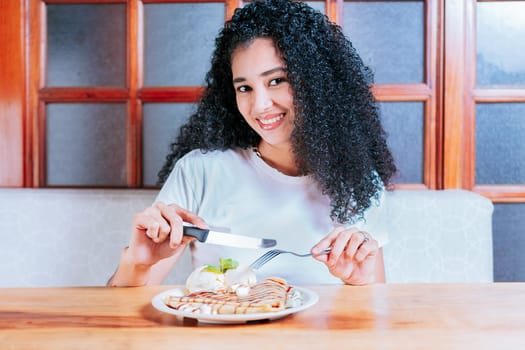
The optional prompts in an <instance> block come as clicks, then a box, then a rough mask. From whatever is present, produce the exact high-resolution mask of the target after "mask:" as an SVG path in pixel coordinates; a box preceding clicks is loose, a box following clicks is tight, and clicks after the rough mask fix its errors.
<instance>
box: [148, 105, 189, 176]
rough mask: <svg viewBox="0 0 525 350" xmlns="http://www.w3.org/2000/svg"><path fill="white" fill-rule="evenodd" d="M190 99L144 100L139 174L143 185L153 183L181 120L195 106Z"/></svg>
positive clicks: (183, 120)
mask: <svg viewBox="0 0 525 350" xmlns="http://www.w3.org/2000/svg"><path fill="white" fill-rule="evenodd" d="M196 108H197V107H196V105H193V104H190V103H147V104H144V108H143V112H144V117H143V123H144V124H143V138H144V140H143V148H142V154H143V156H142V159H143V168H142V178H143V183H144V186H155V185H156V183H157V174H158V172H159V170H160V168H162V166H163V165H164V160H165V159H166V156H167V155H168V153H169V152H170V144H171V143H172V142H173V141H175V138H176V136H177V135H178V133H179V128H180V127H181V125H182V124H184V123H186V122H187V121H188V118H189V116H190V114H191V113H192V112H193V111H194V110H195V109H196Z"/></svg>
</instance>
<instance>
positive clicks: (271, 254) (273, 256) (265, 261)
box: [250, 249, 281, 270]
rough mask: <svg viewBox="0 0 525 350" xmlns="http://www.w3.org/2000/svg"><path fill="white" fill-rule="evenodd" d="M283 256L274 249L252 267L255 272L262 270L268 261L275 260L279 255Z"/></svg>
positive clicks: (252, 264) (262, 256)
mask: <svg viewBox="0 0 525 350" xmlns="http://www.w3.org/2000/svg"><path fill="white" fill-rule="evenodd" d="M279 254H281V252H280V251H278V250H275V249H272V250H269V251H267V252H266V253H264V254H263V255H261V256H260V257H259V258H258V259H257V260H255V261H254V262H253V263H251V265H250V267H251V268H252V269H254V270H257V269H259V268H261V266H263V265H264V264H266V263H267V262H268V261H270V260H272V259H273V258H275V257H276V256H277V255H279Z"/></svg>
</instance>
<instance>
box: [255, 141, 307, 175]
mask: <svg viewBox="0 0 525 350" xmlns="http://www.w3.org/2000/svg"><path fill="white" fill-rule="evenodd" d="M254 151H255V153H256V154H257V155H258V156H259V157H260V158H261V159H262V160H264V162H265V163H266V164H268V165H269V166H271V167H272V168H274V169H275V170H277V171H279V172H281V173H283V174H285V175H288V176H299V175H301V172H300V171H299V168H298V167H297V165H296V164H295V158H294V155H293V151H292V149H291V147H286V148H283V147H275V146H272V145H269V144H266V143H265V142H261V143H260V144H259V146H258V147H256V148H255V149H254Z"/></svg>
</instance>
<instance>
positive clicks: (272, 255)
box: [250, 247, 332, 270]
mask: <svg viewBox="0 0 525 350" xmlns="http://www.w3.org/2000/svg"><path fill="white" fill-rule="evenodd" d="M331 250H332V248H331V247H328V248H326V249H325V250H323V251H322V252H320V253H319V254H317V255H324V254H328V253H330V251H331ZM281 254H292V255H295V256H298V257H300V258H304V257H307V256H311V255H312V253H306V254H299V253H295V252H292V251H289V250H281V249H272V250H269V251H267V252H266V253H264V254H263V255H261V256H260V257H259V258H257V260H255V261H254V262H252V263H251V264H250V267H251V268H252V270H258V269H260V268H261V267H262V266H263V265H264V264H266V263H267V262H268V261H270V260H272V259H273V258H275V257H276V256H278V255H281Z"/></svg>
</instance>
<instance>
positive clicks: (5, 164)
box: [0, 0, 26, 187]
mask: <svg viewBox="0 0 525 350" xmlns="http://www.w3.org/2000/svg"><path fill="white" fill-rule="evenodd" d="M24 11H25V2H24V1H21V0H9V1H0V38H2V39H1V42H2V48H1V49H0V62H2V64H0V164H1V166H0V186H2V187H3V186H6V187H7V186H9V187H22V186H23V185H24V163H23V159H24V142H23V141H24V139H23V129H24V115H25V110H24V103H25V96H26V90H25V63H24V62H25V61H24V55H25V50H24V37H25V33H24V25H23V16H22V14H23V13H24Z"/></svg>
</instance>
